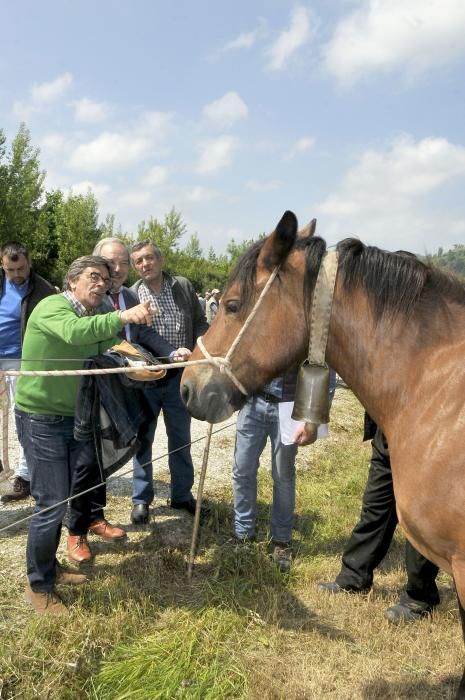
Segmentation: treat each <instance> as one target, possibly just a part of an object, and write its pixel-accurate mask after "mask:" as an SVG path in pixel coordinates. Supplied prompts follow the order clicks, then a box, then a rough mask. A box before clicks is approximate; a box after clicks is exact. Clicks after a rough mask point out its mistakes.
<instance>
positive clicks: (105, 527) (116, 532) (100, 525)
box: [88, 520, 127, 542]
mask: <svg viewBox="0 0 465 700" xmlns="http://www.w3.org/2000/svg"><path fill="white" fill-rule="evenodd" d="M88 531H89V532H92V534H94V535H97V536H98V537H101V538H102V540H105V541H106V542H119V541H120V540H124V539H126V537H127V534H126V530H123V528H122V527H115V525H112V524H111V523H109V522H108V520H96V521H95V522H93V523H92V524H91V525H89V530H88Z"/></svg>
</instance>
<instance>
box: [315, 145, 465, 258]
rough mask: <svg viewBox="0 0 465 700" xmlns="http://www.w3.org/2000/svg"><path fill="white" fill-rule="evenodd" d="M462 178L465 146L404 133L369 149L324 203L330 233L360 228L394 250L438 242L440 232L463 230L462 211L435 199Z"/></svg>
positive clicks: (421, 249) (444, 234)
mask: <svg viewBox="0 0 465 700" xmlns="http://www.w3.org/2000/svg"><path fill="white" fill-rule="evenodd" d="M458 178H465V147H464V146H461V145H457V144H453V143H450V142H449V141H447V140H446V139H443V138H425V139H423V140H421V141H414V139H413V138H411V137H410V136H403V137H401V138H398V139H397V140H396V141H394V142H393V143H392V144H391V146H390V147H389V148H388V149H386V150H384V151H382V150H378V151H376V150H373V149H371V150H367V151H365V152H364V153H362V154H361V156H360V158H359V160H358V162H357V163H356V164H355V165H354V166H353V167H352V168H351V169H350V170H349V171H348V173H347V174H346V176H345V177H344V179H343V181H342V183H341V185H340V187H339V190H338V191H337V192H335V193H334V194H332V195H330V196H329V197H327V199H326V200H325V201H324V202H323V203H322V204H321V205H320V207H319V211H320V213H321V214H322V215H323V217H324V219H323V221H324V228H325V231H326V233H327V236H328V235H329V239H331V237H333V236H334V237H335V238H336V239H337V240H339V239H340V238H343V237H344V236H346V235H348V234H349V233H357V234H359V235H360V237H361V238H362V239H365V242H366V237H367V234H368V236H369V237H370V238H369V242H371V243H375V244H377V245H382V246H383V247H386V248H388V249H390V250H395V249H399V248H410V249H413V250H414V251H415V252H424V250H425V246H426V248H427V247H428V246H429V249H431V246H436V247H437V240H438V235H439V231H440V236H441V239H442V241H443V242H444V243H446V237H447V236H449V237H450V236H451V235H452V234H451V231H453V230H455V231H461V232H462V235H463V233H464V226H463V222H464V216H463V211H462V212H461V213H459V214H458V215H457V214H456V215H452V213H451V212H450V210H446V211H444V210H441V209H440V208H439V209H438V208H437V206H436V204H435V199H434V196H435V193H436V191H437V190H439V188H443V187H445V186H446V185H448V184H450V183H453V181H455V180H456V179H458ZM320 220H321V217H320ZM459 241H460V239H459V240H456V241H455V242H459ZM332 242H333V241H332ZM453 242H454V241H453V240H452V238H451V239H450V243H449V244H450V245H451V244H452V243H453Z"/></svg>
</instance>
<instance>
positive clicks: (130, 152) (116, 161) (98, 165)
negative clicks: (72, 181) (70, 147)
mask: <svg viewBox="0 0 465 700" xmlns="http://www.w3.org/2000/svg"><path fill="white" fill-rule="evenodd" d="M150 147H151V143H150V141H149V139H147V138H142V137H140V136H137V135H135V136H133V137H131V136H125V135H124V134H118V133H112V132H103V133H102V134H100V135H99V136H97V137H96V138H95V139H94V140H93V141H89V142H88V143H83V144H80V145H79V146H77V147H76V148H75V149H74V151H73V153H72V155H71V158H70V159H69V166H70V167H71V168H74V169H76V170H79V169H82V170H89V171H97V170H105V169H107V168H124V167H126V166H128V165H132V164H133V163H136V162H137V161H139V160H141V159H142V158H144V156H145V155H146V154H147V152H148V151H149V149H150Z"/></svg>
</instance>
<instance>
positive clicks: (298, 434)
mask: <svg viewBox="0 0 465 700" xmlns="http://www.w3.org/2000/svg"><path fill="white" fill-rule="evenodd" d="M317 433H318V425H317V424H316V423H303V424H302V425H301V426H300V427H299V428H297V430H296V431H295V433H294V435H293V436H292V440H293V442H295V443H297V445H299V447H305V445H311V444H312V443H314V442H315V440H316V438H317Z"/></svg>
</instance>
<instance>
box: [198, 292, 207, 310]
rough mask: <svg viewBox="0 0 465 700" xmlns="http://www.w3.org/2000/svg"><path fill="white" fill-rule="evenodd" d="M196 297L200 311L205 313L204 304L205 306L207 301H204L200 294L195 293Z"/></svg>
mask: <svg viewBox="0 0 465 700" xmlns="http://www.w3.org/2000/svg"><path fill="white" fill-rule="evenodd" d="M197 299H198V300H199V302H200V306H201V307H202V311H203V312H204V313H205V311H206V306H207V302H206V299H205V297H203V296H202V295H201V294H199V293H197Z"/></svg>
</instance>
